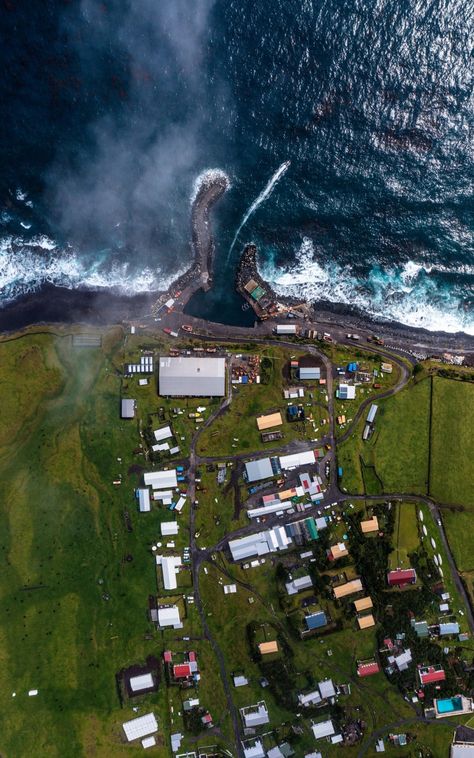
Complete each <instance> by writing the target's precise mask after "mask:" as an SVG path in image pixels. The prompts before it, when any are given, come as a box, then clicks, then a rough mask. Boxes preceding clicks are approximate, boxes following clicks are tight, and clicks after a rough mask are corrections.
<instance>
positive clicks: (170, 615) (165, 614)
mask: <svg viewBox="0 0 474 758" xmlns="http://www.w3.org/2000/svg"><path fill="white" fill-rule="evenodd" d="M158 626H159V627H161V628H162V629H164V628H165V627H167V626H172V627H173V628H174V629H181V627H182V626H183V625H182V623H181V618H180V616H179V608H178V606H176V605H171V606H168V607H167V608H158Z"/></svg>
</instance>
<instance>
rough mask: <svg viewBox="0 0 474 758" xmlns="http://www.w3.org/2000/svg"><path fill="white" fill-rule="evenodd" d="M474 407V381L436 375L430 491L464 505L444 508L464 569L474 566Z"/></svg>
mask: <svg viewBox="0 0 474 758" xmlns="http://www.w3.org/2000/svg"><path fill="white" fill-rule="evenodd" d="M473 407H474V384H472V383H468V382H460V381H453V380H450V379H444V378H440V377H435V378H434V380H433V421H432V431H431V481H430V493H431V495H432V496H433V497H434V498H436V499H438V500H440V501H441V502H444V503H453V504H455V505H456V504H459V505H461V506H462V507H463V509H459V508H455V509H451V510H446V509H445V510H443V523H444V525H445V528H446V534H447V537H448V539H449V542H450V545H451V549H452V551H453V555H454V558H455V560H456V564H457V566H458V568H459V570H460V571H461V572H466V571H472V570H473V569H474V529H473V527H472V514H473V510H474V485H473V473H474V424H473V423H472V408H473ZM468 586H469V582H468Z"/></svg>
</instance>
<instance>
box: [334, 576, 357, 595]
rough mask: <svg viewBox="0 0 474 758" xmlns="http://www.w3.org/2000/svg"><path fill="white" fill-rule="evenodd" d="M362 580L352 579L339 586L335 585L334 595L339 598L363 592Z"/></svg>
mask: <svg viewBox="0 0 474 758" xmlns="http://www.w3.org/2000/svg"><path fill="white" fill-rule="evenodd" d="M362 589H363V587H362V582H361V581H360V579H352V581H350V582H346V583H345V584H340V585H339V587H334V597H335V598H337V599H338V600H339V599H340V598H342V597H347V596H348V595H354V594H355V593H356V592H362Z"/></svg>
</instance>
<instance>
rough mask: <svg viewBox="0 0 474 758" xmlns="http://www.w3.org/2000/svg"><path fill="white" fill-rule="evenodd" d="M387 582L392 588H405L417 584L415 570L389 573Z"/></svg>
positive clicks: (400, 570) (399, 570)
mask: <svg viewBox="0 0 474 758" xmlns="http://www.w3.org/2000/svg"><path fill="white" fill-rule="evenodd" d="M387 581H388V583H389V585H390V587H404V586H405V585H407V584H415V582H416V571H415V569H414V568H409V569H397V570H396V571H389V572H388V574H387Z"/></svg>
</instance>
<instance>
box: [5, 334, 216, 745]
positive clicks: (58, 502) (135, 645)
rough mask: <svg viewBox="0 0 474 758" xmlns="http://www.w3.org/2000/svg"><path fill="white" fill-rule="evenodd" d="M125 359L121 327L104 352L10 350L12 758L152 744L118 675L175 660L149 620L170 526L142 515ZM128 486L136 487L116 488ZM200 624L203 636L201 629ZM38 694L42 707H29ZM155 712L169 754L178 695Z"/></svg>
mask: <svg viewBox="0 0 474 758" xmlns="http://www.w3.org/2000/svg"><path fill="white" fill-rule="evenodd" d="M121 362H122V333H121V331H120V330H114V331H112V332H109V333H107V334H106V335H105V336H104V339H103V346H102V348H101V349H84V348H83V349H78V348H73V347H72V343H71V338H70V337H68V336H62V337H55V336H53V335H48V334H45V335H41V336H40V335H37V336H25V337H22V338H21V339H17V340H15V341H9V342H3V343H0V385H1V386H2V390H3V402H4V407H5V408H6V409H8V410H7V411H6V412H5V413H3V414H2V416H1V418H0V444H1V447H0V503H1V506H0V528H1V535H2V536H1V541H0V549H1V552H2V556H3V560H2V571H1V573H0V661H1V663H2V688H1V692H0V708H1V713H2V718H1V723H2V728H1V730H0V752H1V753H2V755H5V756H9V757H10V756H12V757H13V756H14V757H15V758H23V757H25V758H26V757H27V756H28V757H29V756H32V755H34V756H38V758H43V757H44V758H54V757H55V756H58V757H59V756H61V758H63V757H64V756H86V755H96V756H101V757H103V758H109V756H110V757H113V756H122V755H127V756H135V755H141V754H142V748H141V746H140V745H138V747H137V746H136V745H134V746H130V745H125V744H123V733H122V730H121V723H122V722H123V721H125V720H126V719H128V718H132V717H133V716H134V715H135V714H134V713H133V711H132V709H131V707H130V705H127V706H126V707H124V708H123V709H121V708H120V703H119V700H118V697H117V690H116V685H115V674H116V672H117V671H119V670H120V669H121V668H123V667H125V666H127V665H130V664H132V663H139V662H143V661H144V660H145V658H146V656H148V655H158V656H159V655H160V654H161V651H162V649H163V643H162V641H161V633H158V632H156V631H155V630H154V628H153V626H152V625H151V623H150V622H149V621H148V618H147V607H148V596H149V594H152V593H153V592H156V588H157V587H156V573H155V565H154V562H153V559H152V556H151V553H150V549H149V547H150V544H151V542H152V540H156V538H157V536H158V534H159V532H158V531H157V526H158V521H159V520H160V518H161V517H162V516H161V513H159V512H157V511H153V512H152V513H150V514H139V513H138V512H137V506H136V501H135V499H134V497H133V488H134V487H135V486H136V484H137V483H138V478H137V475H136V474H135V473H133V469H131V468H130V467H131V466H136V465H137V464H138V465H139V466H141V465H143V463H144V461H143V456H136V455H134V454H133V450H134V448H136V446H137V441H138V439H139V438H138V422H137V421H130V422H124V421H121V420H120V418H119V398H120V381H121V380H120V376H119V374H118V372H117V369H118V367H119V366H120V365H121ZM155 402H157V401H156V400H155ZM150 404H152V400H151V399H150ZM143 409H144V412H146V411H147V410H148V406H147V404H146V403H145V404H143ZM119 458H120V459H121V460H120V461H119V460H118V459H119ZM120 475H121V476H122V481H123V484H122V485H121V486H115V487H114V486H113V484H112V481H113V480H114V479H117V477H118V476H120ZM124 509H127V510H128V512H129V514H130V521H131V525H132V528H133V531H132V532H128V531H127V529H126V528H125V523H124V519H123V511H124ZM182 539H183V540H184V541H187V539H186V535H185V533H183V536H182ZM126 556H131V560H130V559H129V560H125V557H126ZM190 624H191V627H192V628H195V633H196V636H198V637H200V634H201V631H200V626H199V623H198V619H194V620H192V619H191V621H190ZM174 636H175V635H173V638H174ZM206 644H207V643H202V645H203V646H204V647H203V653H202V655H203V659H205V669H206V671H207V670H208V673H206V677H203V683H202V688H203V690H204V693H205V695H204V697H203V698H202V700H203V704H205V705H206V706H207V707H209V708H211V710H213V711H214V712H215V717H216V719H219V720H222V725H223V735H224V736H225V735H226V734H227V729H228V724H227V723H226V715H225V713H223V709H222V703H223V693H222V689H221V685H220V680H219V678H218V677H217V678H216V673H215V670H214V669H215V666H214V659H213V656H212V652H211V651H210V648H209V651H207V652H206ZM199 645H201V643H199V642H197V643H195V646H196V647H197V649H198V655H199V654H200V648H199ZM174 647H175V649H176V648H178V649H179V643H174ZM30 689H38V690H39V694H38V695H37V697H28V695H27V693H28V690H30ZM13 693H16V695H15V697H14V696H13ZM151 707H152V708H153V710H154V712H155V713H156V715H157V717H158V721H159V723H160V733H159V742H160V745H161V746H160V747H159V748H158V749H157V751H156V754H157V755H160V756H163V757H164V756H167V755H168V754H170V748H169V741H168V738H167V736H166V735H164V734H163V730H162V726H163V725H166V724H167V723H168V705H167V695H166V688H165V687H163V686H161V688H160V690H159V692H158V693H157V694H154V695H151V696H147V697H146V698H145V699H144V700H142V701H141V702H140V712H141V713H144V712H146V711H145V710H144V709H145V708H147V709H150V708H151ZM208 739H209V738H208V736H206V740H208ZM184 744H185V745H186V742H185V743H184ZM189 744H190V743H189Z"/></svg>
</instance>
